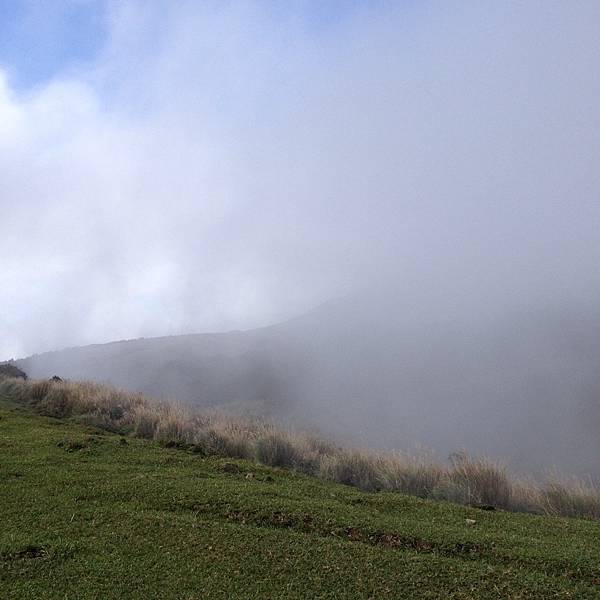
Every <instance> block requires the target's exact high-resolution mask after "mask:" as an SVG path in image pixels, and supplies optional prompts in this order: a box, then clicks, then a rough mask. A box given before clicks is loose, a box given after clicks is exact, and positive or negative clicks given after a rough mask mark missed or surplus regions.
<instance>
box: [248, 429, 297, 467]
mask: <svg viewBox="0 0 600 600" xmlns="http://www.w3.org/2000/svg"><path fill="white" fill-rule="evenodd" d="M299 458H300V455H299V453H298V451H297V449H296V447H295V446H294V442H293V438H292V437H291V436H290V435H289V434H288V433H285V432H281V431H275V430H273V431H270V432H268V433H265V434H263V435H262V436H261V437H259V438H258V439H257V440H256V459H257V460H258V462H261V463H263V464H264V465H267V466H269V467H293V466H295V465H296V464H297V463H298V462H299Z"/></svg>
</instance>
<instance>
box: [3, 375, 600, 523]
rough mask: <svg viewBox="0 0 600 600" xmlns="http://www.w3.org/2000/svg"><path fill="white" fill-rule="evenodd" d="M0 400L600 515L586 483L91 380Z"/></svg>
mask: <svg viewBox="0 0 600 600" xmlns="http://www.w3.org/2000/svg"><path fill="white" fill-rule="evenodd" d="M0 397H5V398H8V399H10V400H12V401H13V402H18V403H20V404H23V405H27V406H29V407H31V408H32V409H33V410H35V411H37V412H39V413H40V414H42V415H47V416H51V417H56V418H60V419H71V420H75V421H77V422H79V423H83V424H86V425H90V426H94V427H99V428H102V429H105V430H109V431H113V432H119V433H121V434H122V435H131V436H134V437H139V438H144V439H152V440H159V441H162V442H171V443H176V444H178V445H185V446H186V447H188V448H190V449H191V450H193V451H194V452H197V453H199V454H202V455H207V456H208V455H219V456H226V457H231V458H240V459H247V460H254V461H257V462H259V463H262V464H265V465H268V466H272V467H282V468H290V469H295V470H298V471H301V472H303V473H306V474H309V475H313V476H316V477H320V478H322V479H325V480H329V481H335V482H338V483H343V484H346V485H351V486H355V487H358V488H360V489H362V490H367V491H389V492H400V493H404V494H410V495H414V496H419V497H421V498H432V499H438V500H447V501H451V502H457V503H460V504H468V505H479V506H483V507H486V508H502V509H506V510H512V511H520V512H532V513H539V514H548V515H558V516H568V517H584V518H591V519H598V518H600V490H599V489H598V488H597V487H595V486H594V485H593V484H592V483H591V482H583V481H581V480H576V479H572V478H571V479H568V480H567V479H564V478H563V479H561V478H559V477H557V476H556V475H553V476H552V477H551V478H550V479H549V480H548V481H547V482H545V483H541V484H540V483H536V482H533V481H526V480H522V479H515V478H514V477H510V476H509V474H508V472H507V470H506V468H505V467H504V466H503V465H502V464H500V463H498V462H495V461H492V460H489V459H484V458H472V457H470V456H469V455H468V454H466V453H464V452H463V453H457V454H454V455H453V456H452V457H451V461H450V464H449V465H448V466H444V465H440V464H438V463H436V462H435V461H434V460H433V459H432V458H431V457H429V456H426V455H422V456H416V457H415V456H409V455H406V454H401V453H395V452H374V451H370V450H360V449H352V448H343V447H340V446H337V445H335V444H332V443H330V442H328V441H327V440H324V439H322V438H319V437H317V436H314V435H309V434H306V433H298V432H292V431H288V430H285V429H283V428H281V427H278V426H276V425H275V424H273V423H270V422H267V421H264V420H261V419H258V418H255V417H254V418H253V417H247V416H233V415H229V414H224V413H221V412H219V411H216V410H210V411H209V410H205V411H200V410H193V409H191V408H189V407H185V406H182V405H178V404H176V403H169V402H157V401H154V400H151V399H149V398H147V397H145V396H143V395H141V394H131V393H127V392H123V391H120V390H117V389H114V388H112V387H110V386H106V385H100V384H97V383H91V382H71V381H63V382H50V381H32V380H28V381H23V380H20V379H12V378H0Z"/></svg>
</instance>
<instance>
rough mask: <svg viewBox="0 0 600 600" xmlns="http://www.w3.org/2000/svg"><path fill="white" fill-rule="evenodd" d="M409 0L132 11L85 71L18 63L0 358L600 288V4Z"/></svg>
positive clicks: (3, 194)
mask: <svg viewBox="0 0 600 600" xmlns="http://www.w3.org/2000/svg"><path fill="white" fill-rule="evenodd" d="M403 4H404V3H402V4H399V5H394V6H387V5H365V6H362V7H357V8H355V9H353V10H352V11H349V12H347V13H344V14H343V15H340V17H339V19H338V20H337V21H336V22H335V24H331V25H330V26H329V27H326V28H318V27H315V26H314V14H313V13H314V5H312V4H311V3H298V4H296V5H294V8H293V10H286V11H283V10H277V9H276V8H273V7H275V5H271V4H266V3H261V2H248V3H231V4H227V3H215V4H210V3H207V4H203V5H202V6H199V5H198V4H197V3H193V2H183V3H176V4H174V3H162V2H155V3H152V4H149V3H137V2H123V3H121V2H119V3H114V4H109V13H108V19H107V23H108V25H107V27H108V33H107V36H106V40H105V44H104V46H103V47H102V48H101V50H100V51H99V52H98V54H97V57H96V58H95V59H94V60H93V61H92V62H90V63H88V64H86V65H85V68H84V66H83V65H82V66H80V67H78V68H77V69H73V68H70V69H69V70H67V71H65V72H58V73H57V74H56V76H55V77H53V78H52V79H51V80H49V81H47V82H46V83H45V84H43V85H39V86H37V87H35V88H34V89H32V90H30V91H28V92H22V91H21V92H17V91H16V90H15V89H14V87H13V86H11V83H10V80H7V77H6V75H5V74H2V76H1V77H0V172H1V173H2V177H1V179H0V210H1V213H0V214H2V219H1V220H0V289H2V290H3V293H2V295H1V296H0V330H1V334H0V356H5V357H7V358H8V357H10V356H12V355H22V354H26V353H31V352H39V351H43V350H48V349H52V348H57V347H62V346H65V345H73V344H84V343H91V342H99V341H108V340H111V339H115V338H126V337H135V336H140V335H144V336H150V335H165V334H171V333H181V332H189V331H204V330H214V329H223V328H230V327H232V328H237V327H251V326H255V325H259V324H263V323H267V322H271V321H275V320H278V319H281V318H284V317H286V316H290V315H292V314H294V313H298V312H301V311H302V310H304V309H305V308H308V307H309V306H311V305H313V304H316V303H318V302H320V301H323V300H325V299H327V298H328V297H330V296H333V295H339V294H342V293H346V292H348V291H350V290H352V289H355V288H357V287H369V286H374V285H376V284H379V283H381V281H393V282H394V285H400V286H403V285H422V286H423V288H424V289H431V288H435V289H438V290H439V294H440V295H442V296H443V295H444V293H445V292H448V293H451V292H452V293H454V292H455V290H456V288H457V287H459V288H461V289H462V290H463V297H464V298H471V299H472V301H471V304H475V303H485V304H486V305H487V306H489V304H490V299H495V300H494V302H493V305H494V307H495V308H497V309H498V310H501V309H502V308H503V307H506V306H508V304H510V303H511V302H512V303H515V302H525V301H531V299H533V298H536V299H540V298H547V297H557V298H558V297H560V299H568V298H569V297H571V296H572V297H579V296H585V295H589V296H590V297H592V296H594V297H595V294H596V292H597V291H598V283H599V281H598V279H599V278H598V275H597V264H598V263H599V260H600V244H598V241H597V232H598V230H599V229H598V228H599V226H600V208H599V206H600V203H599V202H598V193H599V191H600V173H599V172H598V169H597V164H598V158H599V156H600V140H599V138H598V134H597V132H598V131H599V130H600V128H599V125H600V123H599V119H600V117H599V115H598V111H597V109H596V103H597V98H598V97H600V76H599V75H598V73H599V72H600V71H599V70H598V68H597V67H598V59H597V57H598V56H599V53H598V51H599V50H600V47H599V46H600V41H599V40H598V38H597V35H596V31H595V30H594V27H593V24H594V23H597V22H598V17H600V14H599V12H600V7H599V6H598V4H597V3H595V2H580V3H577V4H576V5H572V4H571V5H565V4H563V3H558V2H557V3H553V2H550V3H546V2H544V3H539V4H538V3H535V2H533V3H528V4H526V5H520V4H516V3H505V4H501V5H500V4H498V3H485V2H483V3H481V2H477V3H469V2H467V3H460V4H459V5H455V6H451V5H449V4H447V3H436V2H432V3H423V4H421V5H420V6H418V7H414V6H410V7H407V6H403ZM307 15H312V16H313V21H311V20H310V19H309V18H308V16H307ZM311 23H312V24H311ZM565 301H566V300H565ZM467 304H468V303H467ZM465 306H466V305H465Z"/></svg>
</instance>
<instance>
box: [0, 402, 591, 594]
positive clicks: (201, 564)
mask: <svg viewBox="0 0 600 600" xmlns="http://www.w3.org/2000/svg"><path fill="white" fill-rule="evenodd" d="M0 448H1V452H2V462H1V463H0V481H1V482H2V485H1V486H0V502H1V503H2V509H3V510H2V515H3V523H2V525H3V526H2V528H1V529H0V589H1V590H2V598H7V599H10V598H31V599H34V598H36V599H37V598H47V599H52V598H61V599H62V598H140V597H144V598H173V599H174V598H188V599H192V598H211V599H212V598H223V599H225V598H386V597H389V598H415V597H419V598H440V599H441V598H444V599H446V598H462V599H474V598H486V599H490V598H509V597H510V598H536V599H539V598H574V597H576V598H582V599H585V598H598V597H599V595H600V586H599V584H600V572H599V570H598V564H599V563H600V544H599V543H598V539H600V523H598V522H588V521H583V520H576V519H559V518H549V517H545V518H542V517H534V516H528V515H516V514H509V513H504V512H502V511H496V512H484V511H480V510H476V509H472V508H465V507H458V506H454V505H450V504H447V503H433V502H428V501H423V500H419V499H415V498H410V497H406V496H401V495H396V494H383V493H382V494H367V493H363V492H359V491H357V490H355V489H351V488H347V487H344V486H340V485H335V484H328V483H324V482H322V481H318V480H315V479H311V478H308V477H304V476H301V475H298V474H294V473H290V472H286V471H280V470H276V469H267V468H264V467H261V466H257V465H256V464H251V463H247V462H244V461H235V462H232V461H230V460H229V461H226V460H224V459H219V458H214V457H213V458H202V457H199V456H197V455H193V454H190V453H187V452H185V451H182V450H178V449H166V448H163V447H160V446H159V445H158V444H156V443H154V442H147V441H143V440H136V439H128V440H127V441H124V440H122V439H121V438H120V437H119V436H116V435H111V434H106V433H102V432H100V431H98V430H92V429H86V428H82V427H81V426H77V425H73V424H68V423H65V422H62V421H57V420H54V419H49V418H43V417H39V416H35V415H33V414H31V413H28V412H26V411H23V410H18V409H17V408H15V407H11V406H10V405H9V404H7V403H6V402H5V401H4V402H3V401H2V400H1V399H0ZM466 519H473V520H474V521H475V523H469V522H468V521H467V520H466Z"/></svg>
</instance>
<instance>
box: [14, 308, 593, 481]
mask: <svg viewBox="0 0 600 600" xmlns="http://www.w3.org/2000/svg"><path fill="white" fill-rule="evenodd" d="M463 304H464V301H462V300H461V302H458V301H455V302H454V303H453V302H452V300H451V299H448V298H444V299H443V300H441V301H439V302H438V303H437V304H436V303H433V305H432V306H430V307H424V306H423V301H422V299H421V301H420V302H417V299H414V300H411V299H410V298H401V299H397V300H394V301H392V300H389V299H387V298H386V299H383V300H382V299H373V298H372V297H369V298H368V299H366V300H365V299H364V298H353V299H344V300H340V301H337V302H331V303H329V304H326V305H324V306H321V307H319V308H318V309H316V310H314V311H312V312H310V313H308V314H306V315H304V316H302V317H299V318H297V319H294V320H291V321H288V322H286V323H282V324H280V325H276V326H272V327H265V328H262V329H257V330H252V331H245V332H240V331H237V332H230V333H222V334H202V335H186V336H176V337H166V338H153V339H139V340H131V341H125V342H116V343H112V344H104V345H95V346H87V347H83V348H73V349H69V350H63V351H59V352H50V353H46V354H41V355H37V356H32V357H29V358H27V359H24V360H20V361H17V364H18V366H20V367H21V368H23V369H24V370H25V371H26V372H27V373H28V374H29V375H31V376H32V377H50V376H52V375H53V374H55V373H56V374H58V375H60V376H62V377H67V378H71V379H91V380H95V381H101V382H109V383H112V384H113V385H116V386H120V387H123V388H125V389H128V390H131V391H141V392H143V393H145V394H148V395H151V396H154V397H157V398H176V399H177V400H180V401H184V402H191V403H194V404H199V405H219V406H228V407H234V408H236V409H241V410H244V411H250V412H259V413H262V414H265V413H266V414H268V415H271V416H275V417H276V418H277V419H278V420H281V419H284V418H285V419H288V420H290V421H293V422H294V424H295V425H298V426H301V427H306V426H309V427H310V426H314V425H317V426H318V427H319V428H321V429H322V430H323V432H324V433H326V434H327V435H329V436H337V437H339V438H340V439H343V440H344V441H347V440H350V441H351V442H352V443H354V444H362V445H367V446H379V447H387V448H390V447H392V448H394V447H395V448H402V449H410V448H411V447H414V446H421V447H422V446H425V447H427V448H433V449H435V450H436V451H437V452H438V453H439V454H440V455H441V456H442V457H443V458H445V457H446V456H448V454H449V453H450V452H453V451H456V450H459V449H462V448H465V449H467V450H468V451H470V452H472V453H474V454H479V455H481V454H490V455H492V456H495V457H501V458H504V459H507V460H509V461H510V465H511V466H512V467H514V468H516V469H519V470H521V471H525V472H527V473H531V472H539V471H541V470H543V469H547V468H550V467H554V466H557V467H558V468H559V469H562V470H564V471H567V472H569V473H577V474H584V475H587V474H591V475H593V476H596V477H597V478H598V479H599V480H600V466H599V464H598V460H597V456H598V454H599V453H600V437H599V436H598V430H599V428H600V403H599V402H598V398H600V378H599V376H598V372H599V371H598V365H599V364H600V341H599V340H600V314H599V312H598V310H597V309H596V308H589V307H571V310H567V309H565V308H562V309H556V310H554V309H548V308H546V309H545V310H544V309H542V308H541V307H537V308H535V309H531V310H521V311H515V312H513V313H511V314H510V315H503V316H502V318H500V317H499V316H498V315H493V314H482V311H483V313H485V311H484V308H485V307H481V306H478V307H476V308H474V309H473V310H472V311H467V312H468V314H465V310H464V308H460V309H458V308H453V306H463Z"/></svg>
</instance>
